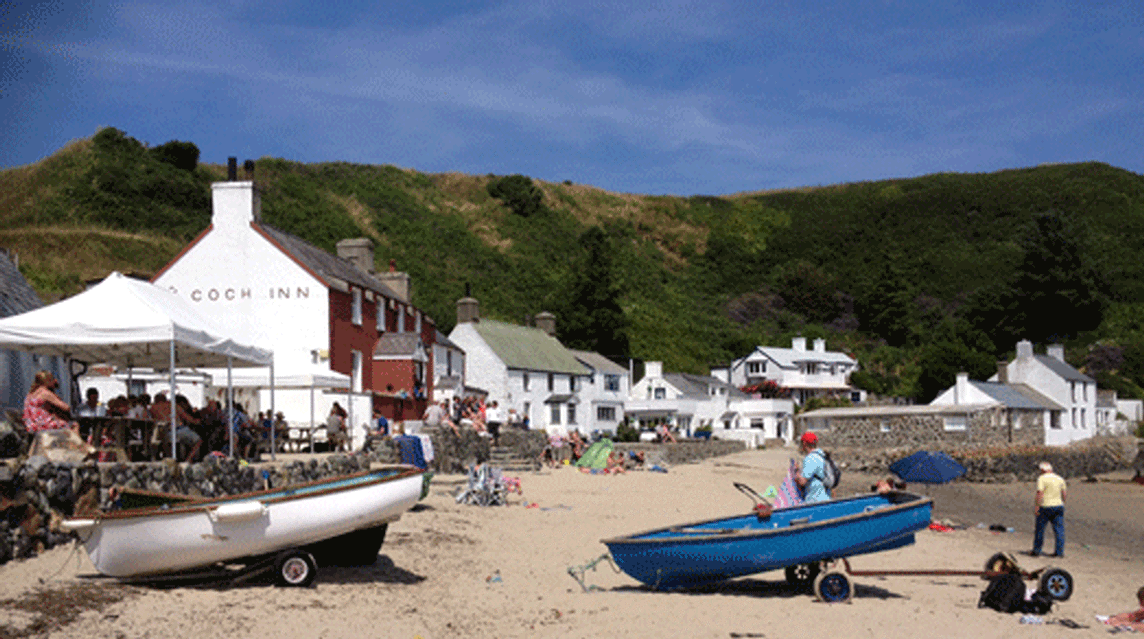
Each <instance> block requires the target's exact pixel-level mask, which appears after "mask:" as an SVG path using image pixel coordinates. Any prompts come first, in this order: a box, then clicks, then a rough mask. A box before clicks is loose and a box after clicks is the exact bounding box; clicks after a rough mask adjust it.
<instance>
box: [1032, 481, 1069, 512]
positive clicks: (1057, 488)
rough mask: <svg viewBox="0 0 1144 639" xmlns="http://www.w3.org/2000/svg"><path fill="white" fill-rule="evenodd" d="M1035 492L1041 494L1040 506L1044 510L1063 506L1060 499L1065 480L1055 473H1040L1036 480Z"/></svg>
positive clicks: (1062, 501)
mask: <svg viewBox="0 0 1144 639" xmlns="http://www.w3.org/2000/svg"><path fill="white" fill-rule="evenodd" d="M1037 492H1039V493H1041V505H1042V506H1044V507H1046V508H1050V507H1052V506H1064V505H1065V500H1064V499H1062V498H1061V495H1062V493H1064V492H1065V480H1064V479H1061V476H1060V475H1058V474H1056V473H1042V474H1041V476H1040V477H1038V478H1037Z"/></svg>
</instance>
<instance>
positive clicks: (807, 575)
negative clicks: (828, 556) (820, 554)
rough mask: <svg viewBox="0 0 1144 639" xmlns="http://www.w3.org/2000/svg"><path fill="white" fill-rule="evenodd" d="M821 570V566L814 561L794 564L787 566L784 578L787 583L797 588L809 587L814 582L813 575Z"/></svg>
mask: <svg viewBox="0 0 1144 639" xmlns="http://www.w3.org/2000/svg"><path fill="white" fill-rule="evenodd" d="M821 571H822V568H821V566H820V565H819V563H818V562H817V561H816V562H814V563H809V564H795V565H794V566H787V567H786V570H785V571H784V572H785V573H786V580H787V583H788V584H790V585H792V586H795V587H797V588H809V587H810V586H812V585H813V584H814V579H815V577H817V576H818V573H820V572H821Z"/></svg>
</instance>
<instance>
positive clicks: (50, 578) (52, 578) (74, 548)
mask: <svg viewBox="0 0 1144 639" xmlns="http://www.w3.org/2000/svg"><path fill="white" fill-rule="evenodd" d="M81 543H82V542H81V541H79V540H73V541H72V551H71V553H69V554H68V556H67V557H64V561H63V563H62V564H60V567H59V568H57V569H56V571H55V572H53V573H52V574H50V575H48V576H47V577H46V578H45V577H40V578H39V580H40V583H41V584H44V583H47V582H49V581H55V579H56V577H57V576H59V574H60V573H61V572H63V571H64V568H67V566H68V562H70V561H71V560H72V557H75V560H76V562H75V565H76V568H77V569H78V568H80V567H81V566H82V564H83V557H81V556H80V554H79V549H80V544H81Z"/></svg>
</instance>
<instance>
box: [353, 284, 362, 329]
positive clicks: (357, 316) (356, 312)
mask: <svg viewBox="0 0 1144 639" xmlns="http://www.w3.org/2000/svg"><path fill="white" fill-rule="evenodd" d="M353 296H354V301H353V308H352V309H351V311H350V314H351V315H352V321H353V323H354V325H355V326H361V289H360V288H355V289H354V290H353Z"/></svg>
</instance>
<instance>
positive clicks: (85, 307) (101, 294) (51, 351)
mask: <svg viewBox="0 0 1144 639" xmlns="http://www.w3.org/2000/svg"><path fill="white" fill-rule="evenodd" d="M172 344H173V345H174V351H175V354H174V359H175V362H176V363H177V365H178V366H180V367H183V368H200V367H204V366H217V367H225V366H227V364H228V360H229V361H231V362H233V363H234V364H236V365H240V366H267V365H270V364H271V362H272V360H273V355H272V353H271V352H270V351H266V350H263V349H260V348H257V347H254V346H247V345H243V344H239V343H237V342H235V341H233V340H231V339H229V338H227V337H226V332H225V331H224V330H223V329H221V328H219V327H217V326H215V325H214V324H213V323H212V322H211V321H209V320H208V319H206V318H204V317H203V316H202V315H200V314H199V313H198V311H196V310H195V309H194V308H192V307H191V305H190V304H188V303H187V302H185V301H183V300H182V299H181V298H179V297H178V296H176V295H175V294H174V293H171V292H170V291H167V290H164V289H162V288H160V287H158V286H155V285H154V284H151V283H150V282H144V281H141V280H137V279H133V278H130V277H124V276H123V275H121V274H120V273H112V274H111V275H109V276H108V277H107V279H105V280H103V281H102V282H100V283H99V284H96V285H95V286H93V287H91V288H90V289H88V290H86V291H84V292H82V293H79V294H78V295H75V296H72V297H69V298H67V299H65V300H62V301H59V302H56V303H55V304H52V305H50V306H45V307H43V308H38V309H36V310H33V311H29V312H27V313H23V314H20V315H14V316H12V317H6V318H4V319H0V347H2V348H8V349H12V350H21V351H27V352H31V353H36V354H38V355H47V356H52V355H55V356H59V357H65V358H69V359H75V360H79V361H83V362H88V363H91V364H95V363H107V364H117V365H125V366H129V367H135V366H139V367H151V368H170V367H171V366H172V363H171V345H172Z"/></svg>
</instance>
